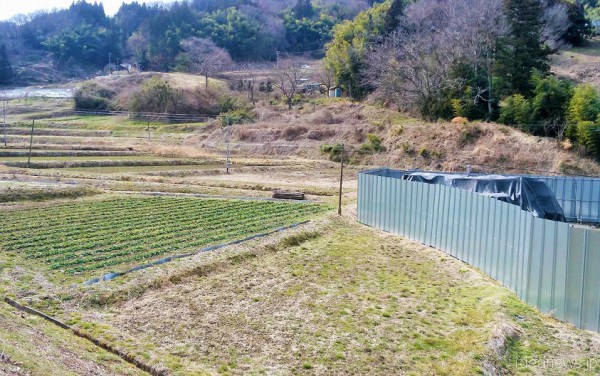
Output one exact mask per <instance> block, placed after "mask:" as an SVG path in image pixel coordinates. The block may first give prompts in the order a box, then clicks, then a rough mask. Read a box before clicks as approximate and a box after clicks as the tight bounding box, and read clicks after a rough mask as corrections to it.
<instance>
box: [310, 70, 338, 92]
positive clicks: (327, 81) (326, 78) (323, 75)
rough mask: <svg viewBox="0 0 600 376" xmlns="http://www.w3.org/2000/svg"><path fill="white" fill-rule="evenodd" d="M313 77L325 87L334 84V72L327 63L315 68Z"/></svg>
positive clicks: (330, 86)
mask: <svg viewBox="0 0 600 376" xmlns="http://www.w3.org/2000/svg"><path fill="white" fill-rule="evenodd" d="M315 78H316V79H317V81H318V82H319V83H320V84H321V85H323V86H325V87H326V89H330V88H332V87H333V86H334V85H335V72H334V71H333V69H331V68H330V67H328V66H327V65H324V66H322V67H320V68H319V69H317V71H316V73H315Z"/></svg>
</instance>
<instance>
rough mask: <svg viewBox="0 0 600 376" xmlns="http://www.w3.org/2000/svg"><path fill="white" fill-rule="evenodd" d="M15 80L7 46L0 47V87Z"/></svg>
mask: <svg viewBox="0 0 600 376" xmlns="http://www.w3.org/2000/svg"><path fill="white" fill-rule="evenodd" d="M12 78H13V70H12V67H11V65H10V61H9V60H8V54H7V53H6V46H5V45H4V44H2V45H0V85H5V84H7V83H9V82H10V81H11V80H12Z"/></svg>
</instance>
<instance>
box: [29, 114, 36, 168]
mask: <svg viewBox="0 0 600 376" xmlns="http://www.w3.org/2000/svg"><path fill="white" fill-rule="evenodd" d="M34 125H35V119H33V120H32V121H31V137H30V138H29V155H28V157H27V168H29V165H30V164H31V148H32V147H33V127H34Z"/></svg>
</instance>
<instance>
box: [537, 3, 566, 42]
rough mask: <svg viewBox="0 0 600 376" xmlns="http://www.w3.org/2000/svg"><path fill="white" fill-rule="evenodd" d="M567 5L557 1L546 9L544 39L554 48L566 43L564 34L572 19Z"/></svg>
mask: <svg viewBox="0 0 600 376" xmlns="http://www.w3.org/2000/svg"><path fill="white" fill-rule="evenodd" d="M567 11H568V10H567V6H566V5H565V4H563V3H556V4H554V5H552V6H547V7H546V9H545V10H544V32H543V36H544V40H545V41H546V43H547V44H548V46H550V48H552V49H559V48H561V47H563V45H564V44H565V42H564V40H563V36H564V35H565V33H566V32H567V30H568V29H569V25H570V21H569V15H568V13H567Z"/></svg>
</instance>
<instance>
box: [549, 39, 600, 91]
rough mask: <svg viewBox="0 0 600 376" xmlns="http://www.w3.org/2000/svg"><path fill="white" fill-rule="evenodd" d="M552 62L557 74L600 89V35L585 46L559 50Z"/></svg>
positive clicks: (553, 69)
mask: <svg viewBox="0 0 600 376" xmlns="http://www.w3.org/2000/svg"><path fill="white" fill-rule="evenodd" d="M551 62H552V71H553V72H554V73H556V75H558V76H560V77H564V78H567V79H570V80H573V81H574V82H578V83H589V84H591V85H593V86H594V87H596V88H597V89H600V72H599V71H598V64H600V37H594V38H593V39H591V40H590V41H588V42H587V44H586V46H584V47H578V48H577V47H576V48H570V49H568V50H565V51H561V52H559V53H558V54H557V55H555V56H553V58H552V60H551Z"/></svg>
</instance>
